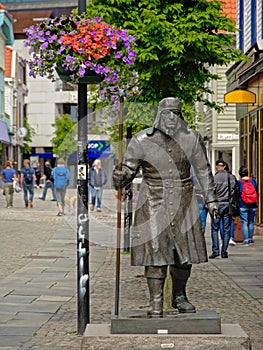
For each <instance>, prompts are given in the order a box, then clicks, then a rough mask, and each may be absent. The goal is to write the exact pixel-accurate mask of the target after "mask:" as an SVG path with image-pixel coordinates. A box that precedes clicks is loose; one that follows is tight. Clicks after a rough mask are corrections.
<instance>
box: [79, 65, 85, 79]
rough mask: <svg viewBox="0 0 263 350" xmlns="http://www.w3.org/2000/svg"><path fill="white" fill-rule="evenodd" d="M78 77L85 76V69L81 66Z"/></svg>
mask: <svg viewBox="0 0 263 350" xmlns="http://www.w3.org/2000/svg"><path fill="white" fill-rule="evenodd" d="M79 75H80V77H81V78H82V77H84V75H85V68H84V67H83V66H80V67H79Z"/></svg>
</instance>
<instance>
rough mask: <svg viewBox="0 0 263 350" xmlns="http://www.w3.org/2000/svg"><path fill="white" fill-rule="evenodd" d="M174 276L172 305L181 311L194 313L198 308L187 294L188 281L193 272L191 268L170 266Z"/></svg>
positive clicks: (172, 276)
mask: <svg viewBox="0 0 263 350" xmlns="http://www.w3.org/2000/svg"><path fill="white" fill-rule="evenodd" d="M170 274H171V278H172V306H173V307H174V308H175V309H178V311H179V312H180V313H194V312H196V309H195V307H194V305H193V304H191V303H190V302H189V300H188V298H187V296H186V283H187V280H188V278H189V277H190V274H191V268H189V269H179V268H177V267H174V266H170Z"/></svg>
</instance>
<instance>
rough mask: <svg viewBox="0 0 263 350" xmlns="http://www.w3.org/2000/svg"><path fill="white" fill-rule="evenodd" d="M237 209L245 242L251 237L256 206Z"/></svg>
mask: <svg viewBox="0 0 263 350" xmlns="http://www.w3.org/2000/svg"><path fill="white" fill-rule="evenodd" d="M239 211H240V221H241V226H242V233H243V236H244V241H246V242H247V241H249V240H250V239H252V238H253V233H254V219H255V215H256V211H257V208H240V209H239Z"/></svg>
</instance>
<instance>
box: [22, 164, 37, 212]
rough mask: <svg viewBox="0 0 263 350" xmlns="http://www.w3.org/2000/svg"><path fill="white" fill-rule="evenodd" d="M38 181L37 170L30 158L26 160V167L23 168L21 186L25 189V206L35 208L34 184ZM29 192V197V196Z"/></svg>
mask: <svg viewBox="0 0 263 350" xmlns="http://www.w3.org/2000/svg"><path fill="white" fill-rule="evenodd" d="M35 181H36V175H35V170H34V168H32V167H31V166H30V160H29V159H25V160H24V168H22V169H21V176H20V186H21V188H23V191H24V202H25V208H28V204H29V205H30V208H33V199H34V184H35ZM28 194H29V198H28Z"/></svg>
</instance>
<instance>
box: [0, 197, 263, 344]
mask: <svg viewBox="0 0 263 350" xmlns="http://www.w3.org/2000/svg"><path fill="white" fill-rule="evenodd" d="M35 192H36V193H35V198H36V199H35V200H34V207H33V208H32V209H30V208H29V209H24V208H23V201H22V195H21V194H15V201H14V205H15V207H14V208H12V209H6V208H5V199H4V196H2V195H1V197H0V208H1V209H0V227H1V230H0V238H1V245H0V262H1V268H0V278H1V282H0V310H1V311H0V349H1V350H3V349H5V350H7V349H24V350H28V349H53V350H56V349H62V348H63V349H68V350H72V349H73V350H74V349H81V343H82V337H81V336H80V335H77V334H76V329H77V305H76V297H77V296H76V290H77V288H76V216H75V215H71V214H73V213H69V212H68V210H67V212H66V214H67V215H66V216H65V217H57V216H56V213H57V208H56V203H55V202H51V201H50V199H51V197H47V200H46V201H45V202H43V201H41V200H38V199H37V198H38V197H39V196H40V195H41V193H42V190H36V191H35ZM68 192H69V193H71V194H74V193H75V190H69V191H68ZM50 195H51V194H50V193H48V196H50ZM116 205H117V204H116V198H115V191H112V190H105V191H104V195H103V206H102V209H103V211H102V212H101V213H97V212H91V213H90V304H91V310H90V313H91V323H109V322H110V318H111V312H112V311H113V310H114V297H115V239H116V213H115V211H116V209H115V208H116ZM208 231H209V225H208V229H207V233H206V238H207V246H208V253H210V251H211V241H210V234H209V232H208ZM262 253H263V236H256V237H255V245H254V247H243V246H242V245H241V244H237V245H236V246H234V247H229V259H220V258H217V259H214V260H212V261H209V263H207V264H201V265H195V266H194V267H193V272H192V276H191V278H190V280H189V283H188V294H189V298H190V300H191V301H192V302H193V303H194V304H195V306H196V307H197V309H199V310H202V309H203V310H207V309H212V310H216V311H217V312H218V313H219V314H220V316H221V319H222V323H238V324H240V325H241V326H242V328H243V329H244V330H245V332H246V333H247V334H248V335H249V336H250V337H251V339H252V344H253V350H262V348H263V332H262V325H263V319H262V311H263V306H262V305H263V269H262V266H263V254H262ZM147 305H148V290H147V286H146V281H145V278H144V277H143V268H142V267H130V257H129V255H126V254H122V255H121V284H120V309H123V310H128V309H147ZM120 349H121V347H120Z"/></svg>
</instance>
